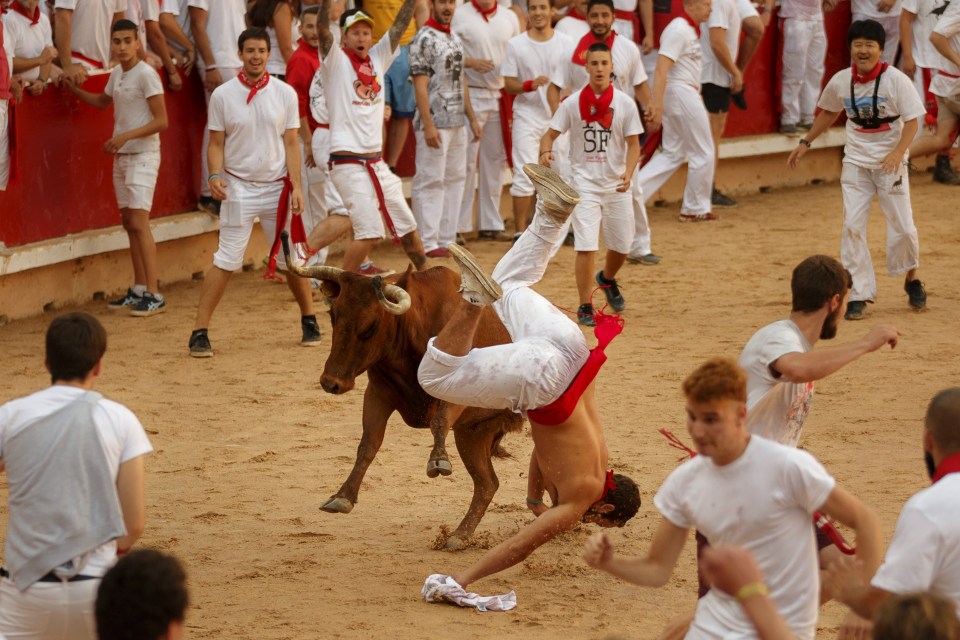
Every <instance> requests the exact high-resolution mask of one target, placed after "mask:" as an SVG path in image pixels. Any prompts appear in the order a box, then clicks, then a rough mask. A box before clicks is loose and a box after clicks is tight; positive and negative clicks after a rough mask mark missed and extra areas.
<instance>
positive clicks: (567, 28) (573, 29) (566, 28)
mask: <svg viewBox="0 0 960 640" xmlns="http://www.w3.org/2000/svg"><path fill="white" fill-rule="evenodd" d="M553 30H554V31H557V32H559V33H562V34H564V35H565V36H567V37H568V38H570V39H571V40H573V41H574V42H580V38H582V37H583V36H585V35H587V34H588V33H590V25H588V24H587V21H586V20H580V19H579V18H571V17H570V16H567V17H565V18H560V20H559V21H558V22H557V26H555V27H554V28H553Z"/></svg>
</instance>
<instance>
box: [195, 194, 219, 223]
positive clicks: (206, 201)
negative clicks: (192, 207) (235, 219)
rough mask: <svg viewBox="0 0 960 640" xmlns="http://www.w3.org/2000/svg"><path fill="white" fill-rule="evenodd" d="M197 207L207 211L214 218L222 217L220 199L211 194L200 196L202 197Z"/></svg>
mask: <svg viewBox="0 0 960 640" xmlns="http://www.w3.org/2000/svg"><path fill="white" fill-rule="evenodd" d="M197 209H200V211H206V212H207V213H209V214H210V215H212V216H213V217H214V218H219V217H220V201H219V200H216V199H215V198H212V197H210V196H200V199H199V200H198V201H197Z"/></svg>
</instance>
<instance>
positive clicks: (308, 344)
mask: <svg viewBox="0 0 960 640" xmlns="http://www.w3.org/2000/svg"><path fill="white" fill-rule="evenodd" d="M322 343H323V341H322V340H321V339H320V338H317V339H316V340H310V341H309V342H304V341H303V340H301V341H300V346H301V347H319V346H320V345H321V344H322Z"/></svg>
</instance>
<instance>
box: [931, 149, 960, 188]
mask: <svg viewBox="0 0 960 640" xmlns="http://www.w3.org/2000/svg"><path fill="white" fill-rule="evenodd" d="M933 181H934V182H939V183H940V184H949V185H958V184H960V176H958V175H957V174H955V173H954V172H953V167H951V166H950V157H949V156H937V163H936V165H934V169H933Z"/></svg>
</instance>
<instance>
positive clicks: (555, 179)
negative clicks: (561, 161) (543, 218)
mask: <svg viewBox="0 0 960 640" xmlns="http://www.w3.org/2000/svg"><path fill="white" fill-rule="evenodd" d="M523 172H524V173H525V174H527V177H528V178H530V180H531V182H533V186H534V187H536V189H537V195H539V196H540V201H541V202H542V203H543V207H544V209H545V210H546V212H547V214H548V215H549V216H550V217H551V218H553V219H554V220H555V221H557V222H558V223H559V224H563V223H565V222H566V221H567V218H568V217H569V216H570V214H571V213H572V212H573V209H574V207H576V206H577V203H578V202H580V194H579V193H577V191H576V190H575V189H574V188H573V187H571V186H570V185H568V184H567V183H566V182H564V181H563V178H561V177H560V174H559V173H557V172H556V171H554V170H553V169H550V168H548V167H545V166H543V165H542V164H533V163H528V164H525V165H523Z"/></svg>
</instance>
